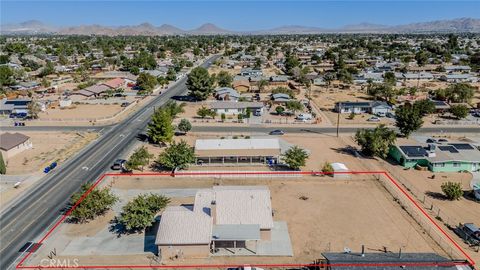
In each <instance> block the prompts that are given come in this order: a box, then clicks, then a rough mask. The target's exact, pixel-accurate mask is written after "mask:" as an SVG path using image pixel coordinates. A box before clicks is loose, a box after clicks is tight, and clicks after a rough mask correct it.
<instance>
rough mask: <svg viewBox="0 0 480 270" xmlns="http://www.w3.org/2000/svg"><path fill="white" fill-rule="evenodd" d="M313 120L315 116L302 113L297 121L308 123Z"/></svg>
mask: <svg viewBox="0 0 480 270" xmlns="http://www.w3.org/2000/svg"><path fill="white" fill-rule="evenodd" d="M312 119H313V116H312V115H311V114H309V113H301V114H299V115H298V116H297V120H300V121H308V120H312Z"/></svg>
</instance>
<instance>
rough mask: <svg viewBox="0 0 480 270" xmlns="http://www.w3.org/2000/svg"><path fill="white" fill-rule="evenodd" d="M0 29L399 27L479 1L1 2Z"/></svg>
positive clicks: (473, 12) (467, 12) (473, 9)
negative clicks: (27, 25) (31, 24)
mask: <svg viewBox="0 0 480 270" xmlns="http://www.w3.org/2000/svg"><path fill="white" fill-rule="evenodd" d="M0 5H1V11H0V15H1V23H2V24H5V23H18V22H23V21H27V20H40V21H42V22H45V23H48V24H52V25H58V26H73V25H80V24H101V25H108V26H117V25H133V24H140V23H143V22H149V23H152V24H154V25H161V24H164V23H167V24H172V25H175V26H177V27H180V28H183V29H192V28H196V27H198V26H200V25H201V24H203V23H206V22H210V23H214V24H216V25H218V26H220V27H223V28H227V29H230V30H259V29H268V28H272V27H277V26H282V25H305V26H318V27H326V28H335V27H341V26H343V25H346V24H357V23H361V22H369V23H375V24H385V25H398V24H405V23H411V22H424V21H431V20H440V19H453V18H460V17H472V18H480V1H479V0H473V1H420V0H410V1H391V0H383V1H361V0H350V1H348V0H347V1H262V2H259V1H233V0H227V1H200V0H197V1H175V2H172V1H154V0H151V1H127V0H123V1H113V0H112V1H93V0H92V1H90V0H84V1H74V0H57V1H41V0H37V1H23V0H0Z"/></svg>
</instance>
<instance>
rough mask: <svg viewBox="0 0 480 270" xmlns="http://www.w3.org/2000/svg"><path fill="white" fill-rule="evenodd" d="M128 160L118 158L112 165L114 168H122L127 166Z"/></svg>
mask: <svg viewBox="0 0 480 270" xmlns="http://www.w3.org/2000/svg"><path fill="white" fill-rule="evenodd" d="M126 162H127V161H126V160H125V159H117V160H115V162H113V165H112V167H111V168H112V170H117V171H118V170H122V169H124V168H125V163H126Z"/></svg>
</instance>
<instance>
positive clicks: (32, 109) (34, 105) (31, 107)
mask: <svg viewBox="0 0 480 270" xmlns="http://www.w3.org/2000/svg"><path fill="white" fill-rule="evenodd" d="M27 110H28V114H30V117H32V118H33V119H37V118H38V113H40V111H41V109H40V104H39V103H38V101H37V100H36V99H35V98H34V99H32V101H30V103H28V105H27Z"/></svg>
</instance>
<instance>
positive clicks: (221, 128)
mask: <svg viewBox="0 0 480 270" xmlns="http://www.w3.org/2000/svg"><path fill="white" fill-rule="evenodd" d="M114 127H115V125H107V126H76V127H75V126H71V127H65V126H25V127H1V129H2V131H10V132H17V131H18V132H21V131H97V132H98V131H103V132H107V131H108V130H110V129H112V128H114ZM274 129H278V128H276V127H265V126H260V125H259V126H247V127H245V126H243V127H242V126H229V125H218V126H193V129H192V131H195V132H214V133H238V132H243V133H268V132H270V131H272V130H274ZM279 129H281V130H284V131H285V132H288V133H328V134H331V133H336V131H337V129H336V127H312V128H308V127H296V126H295V125H292V126H290V127H282V128H279ZM358 129H360V127H340V129H339V132H340V133H355V131H357V130H358ZM416 133H419V134H420V133H423V134H432V133H433V134H434V133H460V134H463V133H475V134H480V127H462V126H459V127H454V126H450V127H424V128H421V129H420V130H418V131H417V132H416Z"/></svg>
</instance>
